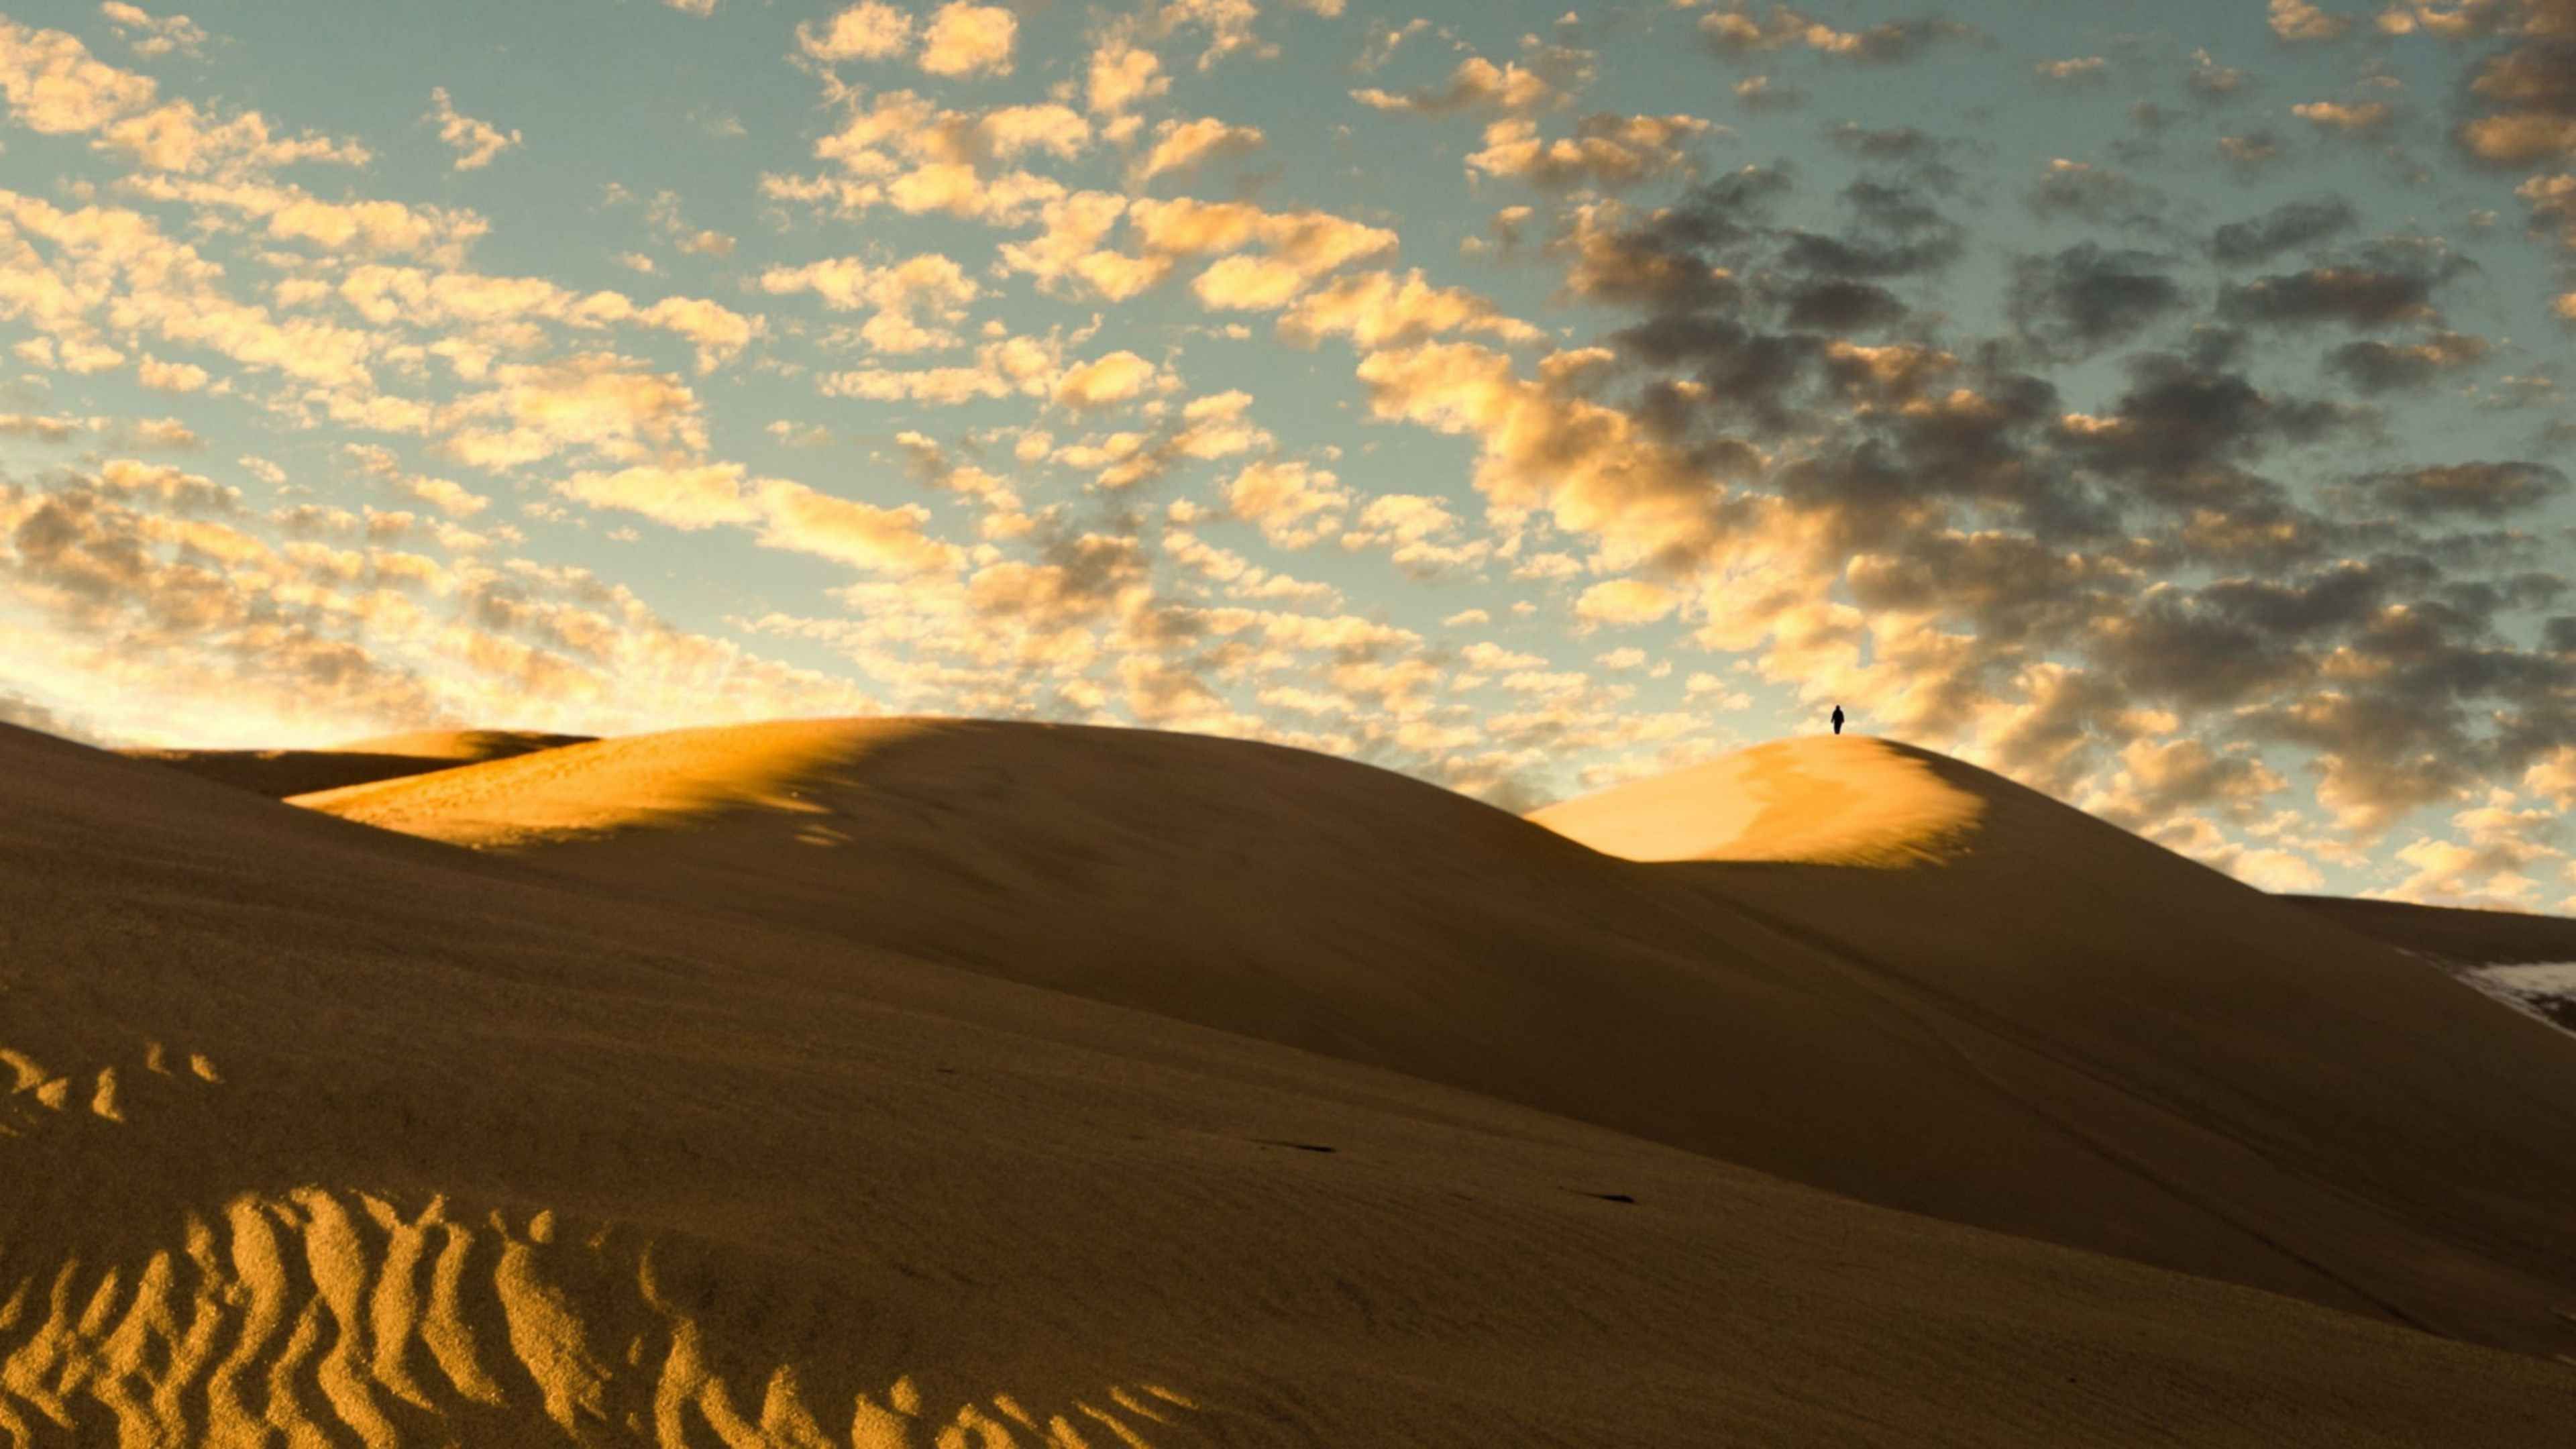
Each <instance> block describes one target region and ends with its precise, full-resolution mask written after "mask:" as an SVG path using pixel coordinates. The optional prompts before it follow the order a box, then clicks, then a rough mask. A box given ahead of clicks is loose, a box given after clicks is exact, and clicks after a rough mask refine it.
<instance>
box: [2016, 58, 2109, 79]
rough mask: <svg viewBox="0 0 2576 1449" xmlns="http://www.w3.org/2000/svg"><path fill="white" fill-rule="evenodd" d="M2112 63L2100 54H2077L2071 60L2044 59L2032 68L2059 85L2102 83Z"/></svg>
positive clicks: (2043, 77)
mask: <svg viewBox="0 0 2576 1449" xmlns="http://www.w3.org/2000/svg"><path fill="white" fill-rule="evenodd" d="M2110 69H2111V63H2110V62H2109V61H2107V60H2104V59H2103V58H2102V57H2100V56H2098V55H2085V56H2077V57H2075V58H2073V59H2071V60H2043V61H2040V62H2038V63H2036V64H2035V65H2033V66H2032V67H2031V70H2032V71H2033V72H2034V73H2035V74H2037V75H2038V76H2039V78H2040V79H2041V80H2044V81H2054V82H2056V83H2057V84H2059V85H2078V86H2092V85H2100V84H2101V83H2102V82H2103V80H2104V79H2106V78H2107V76H2108V74H2109V72H2110Z"/></svg>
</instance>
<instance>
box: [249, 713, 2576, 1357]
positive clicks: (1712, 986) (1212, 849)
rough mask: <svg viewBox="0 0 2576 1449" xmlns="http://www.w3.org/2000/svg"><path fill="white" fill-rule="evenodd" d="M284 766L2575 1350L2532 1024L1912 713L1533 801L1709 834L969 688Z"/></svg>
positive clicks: (1714, 1140) (705, 890) (1072, 980)
mask: <svg viewBox="0 0 2576 1449" xmlns="http://www.w3.org/2000/svg"><path fill="white" fill-rule="evenodd" d="M1748 796H1750V797H1752V798H1751V803H1749V804H1748V801H1747V797H1748ZM299 803H303V804H306V805H309V806H312V807H313V808H316V809H321V810H326V811H329V812H330V813H334V814H337V815H341V816H343V817H345V818H348V819H351V820H356V821H362V822H365V823H369V824H373V825H377V826H380V827H385V828H389V829H395V830H401V831H407V832H410V833H414V834H418V835H422V836H426V837H429V838H433V839H439V840H444V841H450V842H455V843H460V844H468V845H475V846H481V847H487V848H495V849H501V850H505V851H508V852H510V853H512V854H514V855H515V856H516V857H517V858H519V859H522V860H525V861H527V862H529V863H530V864H534V865H538V866H541V867H542V868H544V869H545V870H547V871H549V872H554V873H558V874H561V875H565V876H570V877H577V878H579V879H582V880H585V881H588V882H591V883H593V884H594V885H595V886H596V887H598V888H600V889H602V890H608V891H616V892H632V893H636V894H639V895H642V896H645V897H651V898H660V899H693V900H704V901H710V902H714V903H717V904H719V905H720V906H722V907H723V908H725V909H728V910H731V911H733V912H736V913H737V914H738V915H739V916H740V917H741V918H743V919H744V920H746V921H760V922H765V923H771V924H790V925H794V926H797V927H799V928H802V929H806V930H809V931H816V932H820V933H824V934H827V935H829V936H832V937H834V938H837V939H840V940H844V941H848V942H852V943H854V944H862V945H867V946H873V947H879V948H884V949H888V950H893V951H897V952H902V953H905V954H910V955H915V956H920V957H924V958H927V959H933V960H939V961H944V962H949V963H953V964H957V965H961V966H966V967H969V968H971V969H974V970H977V971H982V972H986V973H989V974H993V975H997V976H1002V977H1006V978H1009V979H1012V980H1016V981H1020V982H1024V983H1028V984H1032V985H1039V986H1045V987H1049V988H1054V989H1058V990H1064V991H1070V992H1074V993H1078V994H1081V995H1085V996H1089V997H1093V998H1095V999H1098V1000H1102V1001H1107V1002H1111V1003H1115V1004H1119V1005H1124V1006H1130V1007H1135V1008H1139V1009H1142V1010H1146V1011H1151V1012H1155V1013H1159V1014H1162V1015H1167V1016H1172V1017H1177V1018H1180V1019H1182V1020H1186V1021H1191V1022H1195V1023H1198V1024H1201V1025H1205V1026H1212V1027H1216V1028H1219V1029H1222V1030H1226V1031H1229V1032H1236V1033H1241V1034H1244V1035H1248V1036H1254V1037H1259V1038H1263V1039H1266V1040H1270V1041H1274V1042H1279V1043H1282V1044H1285V1045H1289V1046H1295V1047H1299V1048H1303V1049H1306V1050H1310V1051H1315V1052H1320V1053H1324V1054H1327V1055H1331V1056H1336V1057H1340V1058H1343V1059H1345V1060H1349V1061H1354V1062H1360V1063H1365V1064H1369V1065H1373V1066H1379V1067H1384V1068H1388V1069H1391V1070H1396V1071H1401V1072H1406V1073H1409V1074H1412V1075H1415V1076H1419V1077H1422V1078H1425V1079H1428V1080H1431V1081H1436V1082H1441V1083H1445V1084H1448V1085H1451V1086H1456V1087H1462V1088H1466V1089H1468V1090H1472V1091H1475V1092H1479V1093H1483V1094H1487V1095H1490V1096H1493V1097H1497V1098H1501V1099H1503V1100H1506V1101H1510V1102H1516V1103H1519V1104H1522V1105H1524V1106H1528V1107H1532V1108H1536V1109H1538V1110H1542V1111H1546V1112H1551V1113H1557V1114H1561V1115H1564V1116H1567V1117H1572V1118H1576V1119H1579V1120H1582V1121H1585V1122H1590V1123H1594V1124H1597V1125H1600V1126H1605V1127H1609V1128H1613V1129H1616V1130H1618V1131H1622V1132H1626V1133H1631V1134H1634V1135H1636V1136H1640V1137H1644V1138H1648V1139H1651V1140H1654V1141H1657V1142H1661V1143H1664V1144H1667V1145H1670V1146H1675V1147H1680V1148H1684V1149H1687V1150H1689V1151H1692V1152H1697V1153H1702V1154H1705V1155H1708V1156H1711V1157H1715V1158H1719V1159H1722V1160H1725V1161H1729V1162H1735V1163H1741V1164H1745V1165H1749V1166H1753V1167H1756V1168H1759V1169H1762V1170H1764V1171H1768V1172H1775V1173H1780V1174H1783V1175H1786V1176H1789V1177H1793V1178H1796V1179H1798V1180H1800V1181H1804V1182H1808V1183H1812V1184H1816V1185H1819V1186H1824V1187H1828V1188H1831V1189H1833V1190H1835V1191H1838V1192H1844V1193H1848V1194H1851V1195H1853V1196H1856V1197H1861V1198H1864V1199H1867V1200H1869V1201H1872V1202H1876V1203H1882V1204H1886V1205H1889V1206H1894V1207H1901V1208H1905V1209H1909V1210H1913V1211H1919V1212H1925V1213H1931V1214H1936V1215H1938V1216H1941V1217H1945V1218H1950V1219H1953V1220H1956V1221H1960V1222H1965V1223H1973V1224H1976V1225H1979V1226H1983V1227H1990V1228H1996V1229H2001V1230H2004V1231H2008V1232H2013V1233H2018V1234H2026V1235H2029V1236H2034V1237H2040V1238H2045V1239H2048V1240H2050V1241H2054V1242H2059V1243H2065V1244H2070V1245H2073V1246H2078V1247H2083V1248H2089V1249H2095V1250H2100V1251H2107V1252H2114V1253H2118V1254H2122V1255H2124V1256H2128V1257H2132V1258H2135V1259H2138V1260H2140V1261H2144V1262H2148V1263H2154V1264H2157V1265H2160V1266H2165V1267H2173V1268H2180V1269H2183V1270H2186V1271H2190V1272H2194V1273H2201V1274H2206V1275H2209V1276H2214V1277H2222V1278H2227V1279H2231V1280H2233V1281H2236V1282H2240V1283H2246V1284H2250V1285H2254V1286H2258V1287H2263V1288H2268V1289H2273V1290H2276V1291H2281V1292H2289V1293H2296V1294H2299V1295H2302V1296H2305V1297H2309V1298H2312V1299H2315V1300H2317V1301H2319V1302H2324V1303H2328V1304H2332V1305H2334V1306H2337V1307H2343V1308H2348V1309H2353V1310H2357V1311H2364V1312H2373V1313H2378V1314H2382V1315H2384V1316H2387V1317H2389V1318H2391V1319H2394V1320H2396V1321H2400V1322H2406V1323H2411V1324H2416V1325H2419V1326H2424V1327H2429V1328H2433V1329H2435V1330H2438V1331H2441V1332H2444V1333H2449V1334H2454V1335H2458V1336H2461V1337H2465V1338H2470V1339H2475V1340H2479V1341H2484V1342H2491V1343H2500V1344H2507V1345H2511V1346H2515V1347H2521V1348H2527V1349H2534V1350H2538V1351H2543V1352H2564V1351H2569V1350H2570V1349H2576V1325H2571V1321H2570V1320H2569V1319H2568V1318H2567V1317H2565V1316H2564V1315H2563V1314H2562V1311H2561V1310H2562V1309H2564V1308H2568V1307H2571V1306H2576V1262H2571V1261H2570V1260H2569V1259H2568V1258H2567V1256H2566V1255H2565V1254H2564V1253H2563V1252H2562V1251H2561V1249H2560V1245H2561V1244H2563V1243H2564V1242H2566V1241H2568V1240H2569V1239H2570V1234H2571V1233H2576V1053H2570V1052H2569V1051H2568V1050H2567V1049H2566V1043H2565V1041H2564V1040H2563V1039H2562V1038H2559V1037H2557V1036H2554V1035H2552V1034H2550V1033H2548V1032H2547V1031H2545V1030H2542V1029H2540V1028H2539V1027H2538V1026H2537V1024H2536V1023H2533V1022H2531V1021H2529V1020H2527V1019H2525V1018H2523V1017H2521V1016H2518V1015H2516V1014H2515V1013H2512V1012H2510V1011H2507V1010H2503V1009H2501V1008H2499V1007H2498V1006H2497V1005H2496V1004H2495V1003H2493V1002H2490V1001H2487V1000H2484V999H2481V998H2480V997H2478V996H2477V995H2476V994H2474V993H2471V992H2467V991H2463V990H2460V989H2458V987H2457V986H2456V985H2454V984H2453V983H2451V982H2449V981H2446V980H2443V979H2441V978H2440V977H2439V976H2437V975H2434V974H2432V973H2428V972H2426V971H2424V970H2423V968H2422V967H2421V966H2420V965H2419V964H2418V963H2416V962H2414V961H2412V960H2409V959H2406V958H2404V957H2402V956H2399V955H2398V954H2396V953H2395V952H2392V951H2389V950H2387V949H2386V948H2383V947H2380V946H2378V945H2376V944H2374V943H2372V942H2370V941H2368V940H2365V939H2363V938H2361V937H2358V936H2354V935H2351V934H2349V933H2346V932H2343V931H2340V930H2338V929H2336V928H2335V927H2333V926H2332V925H2330V924H2325V923H2321V922H2320V921H2319V920H2318V919H2316V918H2315V917H2314V916H2313V915H2312V914H2310V913H2307V912H2303V911H2301V910H2299V909H2298V908H2296V907H2294V906H2291V905H2287V904H2284V903H2282V902H2279V901H2277V900H2274V899H2273V898H2271V897H2268V896H2264V895H2262V894H2260V893H2258V892H2254V891H2251V890H2247V889H2245V888H2243V887H2241V886H2238V885H2236V884H2234V883H2233V882H2230V881H2228V880H2226V879H2225V878H2223V877H2221V876H2219V875H2217V874H2215V873H2213V872H2210V871H2207V870H2204V869H2202V868H2201V867H2198V866H2195V865H2191V864H2190V863H2188V862H2186V861H2183V860H2181V859H2180V858H2178V857H2175V856H2172V855H2170V854H2169V853H2167V852H2164V851H2162V850H2159V849H2157V848H2155V847H2153V846H2151V845H2148V844H2146V843H2144V842H2142V841H2139V840H2138V839H2137V838H2136V837H2134V836H2131V835H2129V834H2128V833H2126V832H2124V831H2119V830H2116V829H2113V828H2112V827H2109V826H2107V825H2104V824H2102V823H2101V822H2098V821H2095V820H2092V819H2090V818H2089V817H2086V816H2083V815H2081V814H2080V813H2078V812H2075V811H2073V810H2069V809H2067V808H2065V807H2063V806H2060V805H2058V804H2056V803H2055V802H2053V801H2049V800H2046V799H2045V798H2044V797H2040V796H2037V795H2034V794H2031V793H2030V792H2028V791H2022V790H2019V789H2018V787H2014V786H2011V785H2010V784H2008V783H2007V782H2005V781H2002V780H2000V779H1998V778H1996V777H1994V776H1991V775H1986V774H1984V773H1983V772H1979V771H1975V770H1971V769H1969V768H1967V767H1965V766H1962V765H1958V764H1957V763H1956V762H1952V761H1947V760H1943V759H1940V758H1938V757H1933V756H1928V755H1923V754H1921V753H1919V752H1913V751H1908V750H1905V749H1903V748H1901V747H1895V746H1888V745H1883V744H1880V743H1878V742H1875V741H1868V740H1862V739H1857V738H1847V739H1828V740H1814V741H1802V742H1789V743H1784V744H1782V745H1779V746H1771V747H1764V748H1763V749H1760V750H1756V751H1751V752H1748V753H1747V754H1746V755H1745V756H1743V757H1740V758H1738V759H1737V760H1734V761H1727V762H1720V764H1719V765H1718V766H1717V767H1712V768H1706V769H1703V770H1700V771H1694V772H1688V773H1686V774H1684V775H1683V776H1679V777H1674V778H1669V779H1666V780H1663V781H1657V782H1649V783H1647V784H1645V785H1640V786H1632V787H1627V788H1625V789H1623V790H1622V791H1620V792H1615V793H1614V794H1613V796H1612V797H1610V798H1608V799H1605V800H1601V801H1592V802H1575V803H1574V804H1572V805H1569V806H1566V807H1562V808H1560V809H1558V810H1554V811H1549V812H1543V813H1542V815H1541V820H1542V821H1547V822H1555V823H1574V822H1583V823H1588V825H1589V826H1590V827H1592V828H1596V829H1600V830H1603V831H1608V832H1624V834H1613V835H1610V836H1605V837H1604V839H1605V841H1607V842H1608V843H1623V844H1628V845H1630V846H1636V845H1638V844H1639V843H1641V842H1642V843H1643V844H1644V846H1645V847H1646V848H1647V849H1648V850H1650V851H1651V852H1652V853H1654V854H1658V855H1689V854H1702V855H1714V856H1717V857H1720V859H1718V860H1714V861H1712V860H1690V859H1684V860H1677V861H1670V862H1666V863H1658V864H1641V863H1633V862H1630V861H1626V860H1619V859H1612V858H1608V857H1606V856H1604V855H1602V854H1598V853H1595V852H1594V851H1592V850H1590V849H1587V848H1585V847H1583V846H1582V845H1580V844H1578V843H1577V842H1575V841H1573V840H1570V839H1567V838H1564V837H1563V836H1561V835H1559V834H1557V833H1555V832H1552V831H1550V830H1546V829H1541V828H1538V827H1537V826H1536V825H1533V824H1532V823H1530V822H1526V821H1522V820H1518V819H1515V818H1513V817H1510V816H1508V815H1505V814H1503V813H1501V812H1498V811H1494V810H1491V809H1488V808H1486V807H1484V806H1481V805H1478V804H1475V803H1473V802H1471V801H1467V800H1464V799H1462V798H1459V797H1457V796H1454V795H1451V794H1448V793H1446V792H1443V791H1440V790H1437V789H1434V788H1431V787H1429V786H1425V785H1421V784H1419V783H1416V782H1412V781H1408V780H1405V779H1402V778H1400V777H1397V776H1394V775H1391V774H1388V773H1386V772H1383V771H1377V770H1373V769H1369V768H1367V767H1364V766H1360V765H1355V764H1351V763H1348V762H1344V761H1337V760H1331V759H1327V758H1324V757H1321V756H1317V755H1311V754H1306V753H1303V752H1299V751H1293V750H1282V749H1275V748H1270V747H1265V746H1258V745H1251V744H1245V743H1241V742H1236V741H1226V740H1215V739H1207V738H1200V737H1190V736H1173V735H1158V734H1154V733H1151V732H1141V731H1117V730H1100V729H1085V728H1079V727H1057V726H1037V725H1012V724H1000V723H989V722H983V723H979V722H962V721H946V722H941V721H855V722H841V723H833V722H804V723H796V724H787V725H763V726H746V727H738V728H732V729H724V730H703V731H681V732H674V733H670V734H663V735H654V736H641V737H635V738H630V739H617V740H605V741H601V742H598V743H596V744H590V745H582V746H576V747H573V748H570V749H565V750H561V751H552V752H548V753H546V754H543V755H536V756H530V757H525V758H522V759H517V760H509V761H500V762H495V763H493V764H488V765H479V766H475V767H472V768H470V769H465V770H459V771H451V772H447V773H443V774H441V775H437V776H428V777H421V778H418V779H414V780H407V781H392V782H386V783H383V784H378V785H371V786H361V787H356V788H353V789H349V790H344V791H337V792H332V793H331V794H328V795H323V796H315V797H305V798H303V799H302V800H301V801H300V802H299ZM1766 860H1767V861H1768V862H1769V863H1761V862H1764V861H1766ZM1818 862H1833V863H1818ZM1852 862H1870V863H1873V864H1874V865H1876V866H1885V867H1903V868H1872V866H1871V865H1862V864H1853V863H1852Z"/></svg>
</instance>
